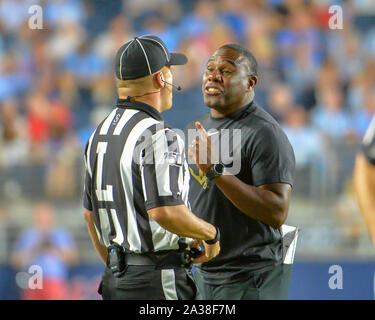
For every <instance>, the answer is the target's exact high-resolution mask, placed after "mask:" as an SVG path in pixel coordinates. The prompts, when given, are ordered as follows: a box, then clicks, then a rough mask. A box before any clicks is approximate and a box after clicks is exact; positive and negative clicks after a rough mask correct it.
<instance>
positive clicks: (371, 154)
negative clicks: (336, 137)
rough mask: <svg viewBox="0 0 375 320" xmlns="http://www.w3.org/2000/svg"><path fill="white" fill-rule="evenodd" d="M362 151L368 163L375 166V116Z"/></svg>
mask: <svg viewBox="0 0 375 320" xmlns="http://www.w3.org/2000/svg"><path fill="white" fill-rule="evenodd" d="M362 150H363V153H364V155H365V157H366V159H367V161H368V162H369V163H371V164H373V165H375V116H374V117H373V118H372V121H371V123H370V125H369V127H368V128H367V131H366V133H365V136H364V138H363V141H362Z"/></svg>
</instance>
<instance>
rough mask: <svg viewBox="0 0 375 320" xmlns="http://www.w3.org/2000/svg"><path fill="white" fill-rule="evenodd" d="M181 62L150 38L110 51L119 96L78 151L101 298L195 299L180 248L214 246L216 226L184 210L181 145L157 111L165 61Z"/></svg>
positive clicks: (167, 95)
mask: <svg viewBox="0 0 375 320" xmlns="http://www.w3.org/2000/svg"><path fill="white" fill-rule="evenodd" d="M186 62H187V58H186V57H185V56H184V55H183V54H179V53H169V52H168V50H167V48H166V47H165V45H164V43H163V42H162V41H161V39H159V38H158V37H155V36H142V37H135V38H134V39H132V40H130V41H128V42H127V43H125V44H124V45H123V46H122V47H121V48H120V49H119V50H118V52H117V55H116V77H117V86H118V95H119V99H118V101H117V105H116V106H115V108H114V109H113V110H112V112H111V113H110V114H109V115H108V116H107V117H106V118H105V119H104V120H103V121H102V122H101V123H100V124H99V126H98V127H97V128H96V130H95V132H94V133H93V134H92V136H91V137H90V139H89V141H88V143H87V146H86V151H85V164H86V178H85V179H86V180H85V192H84V207H85V211H84V218H85V221H86V224H87V227H88V231H89V234H90V237H91V240H92V242H93V245H94V247H95V249H96V250H97V252H98V254H99V256H100V257H101V259H102V260H103V262H104V263H105V264H106V266H107V268H106V270H105V272H104V275H103V279H102V282H101V286H100V288H99V292H100V293H101V294H102V296H103V298H104V299H195V298H196V296H197V290H196V286H195V284H194V281H193V279H192V276H191V273H190V269H189V268H190V262H191V261H192V256H191V252H192V251H191V250H190V251H189V245H190V248H191V247H195V246H197V245H198V243H199V242H200V241H202V240H203V244H204V247H205V251H203V253H202V254H200V255H199V253H198V256H197V257H196V258H195V260H194V261H193V262H202V261H208V260H209V259H212V258H213V257H215V256H216V255H217V254H218V252H219V250H220V247H219V241H218V239H219V235H220V232H219V230H218V229H217V228H215V227H214V226H213V225H212V224H210V223H207V222H205V221H204V220H202V219H200V218H198V217H196V216H195V215H194V214H193V213H192V212H191V211H190V210H189V203H188V199H187V198H188V191H189V170H188V166H187V162H186V159H185V151H184V141H183V140H182V138H180V137H179V136H178V135H177V134H176V133H175V132H174V131H172V130H171V129H169V128H166V127H164V125H163V118H162V116H161V114H160V112H162V111H165V110H168V109H170V108H171V106H172V73H171V70H170V66H171V65H183V64H185V63H186ZM194 239H195V240H194ZM189 254H190V255H189Z"/></svg>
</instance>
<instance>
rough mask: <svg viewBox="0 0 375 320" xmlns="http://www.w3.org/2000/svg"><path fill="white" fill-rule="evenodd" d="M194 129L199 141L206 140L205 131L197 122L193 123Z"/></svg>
mask: <svg viewBox="0 0 375 320" xmlns="http://www.w3.org/2000/svg"><path fill="white" fill-rule="evenodd" d="M195 127H196V128H197V130H198V132H199V135H200V137H201V139H202V140H207V137H208V134H207V131H206V129H205V128H203V126H202V125H201V123H200V122H199V121H196V122H195Z"/></svg>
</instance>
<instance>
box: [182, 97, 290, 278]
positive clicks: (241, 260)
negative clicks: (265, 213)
mask: <svg viewBox="0 0 375 320" xmlns="http://www.w3.org/2000/svg"><path fill="white" fill-rule="evenodd" d="M197 120H199V121H200V122H201V124H202V125H203V127H204V128H205V129H206V130H207V131H208V132H209V133H210V132H211V131H212V129H216V130H217V131H218V132H219V133H218V134H217V135H216V136H215V135H214V136H212V139H213V141H215V139H214V137H217V139H216V140H218V141H217V143H216V145H217V148H220V149H219V150H220V160H221V161H222V162H223V163H224V164H225V165H227V166H228V168H226V169H225V170H227V171H228V172H232V173H233V174H235V175H236V176H237V177H238V178H239V179H240V180H242V181H243V182H245V183H247V184H249V185H253V186H260V185H264V184H271V183H277V182H281V183H288V184H290V185H291V186H292V185H293V175H294V168H295V158H294V152H293V149H292V146H291V145H290V143H289V141H288V138H287V137H286V135H285V134H284V132H283V131H282V129H281V128H280V126H279V124H278V123H277V122H276V120H274V119H273V118H272V116H270V115H269V114H268V113H267V112H266V111H265V110H263V109H262V108H260V107H259V106H257V105H256V104H255V103H250V104H249V105H247V106H245V107H243V108H241V109H240V110H238V111H236V112H235V113H233V114H231V115H229V116H227V117H223V118H213V117H211V115H210V113H207V114H205V115H203V116H202V117H201V118H199V119H197ZM189 129H195V125H194V122H192V123H190V124H189V125H188V126H187V127H186V128H185V136H186V137H189V141H188V143H189V144H190V142H191V141H190V140H192V139H191V138H192V134H191V131H190V132H189V131H188V130H189ZM239 133H240V134H239ZM239 136H240V138H239ZM188 143H186V145H188ZM219 145H220V147H219ZM223 150H224V152H223ZM225 150H228V152H226V151H225ZM238 158H239V159H238ZM238 163H240V169H238V167H239V165H238ZM235 164H236V165H235ZM189 166H190V174H191V178H190V193H189V201H190V204H191V209H192V211H193V212H194V213H195V214H196V215H197V216H199V217H201V218H203V219H204V220H206V221H208V222H210V223H212V224H213V225H215V226H218V227H219V228H220V230H221V241H220V246H221V251H220V253H219V255H218V256H217V257H216V258H214V259H212V260H211V261H209V262H207V263H203V264H202V265H201V266H199V267H198V268H199V270H200V272H201V273H202V275H203V276H204V280H205V282H207V283H209V284H218V285H220V284H224V283H233V282H237V281H241V280H245V279H248V278H249V277H250V275H251V272H256V271H257V270H261V269H263V268H267V267H269V268H271V267H273V266H274V265H276V264H279V263H281V262H282V244H281V231H280V230H279V229H274V228H272V227H270V226H269V225H266V224H264V223H262V222H259V221H256V220H254V219H252V218H250V217H248V216H246V215H245V214H244V213H242V212H241V211H240V210H239V209H237V208H236V207H235V206H234V205H233V204H232V203H231V202H230V201H229V200H228V199H227V198H226V197H225V195H224V194H223V193H222V192H221V190H220V189H219V188H218V187H217V186H216V185H215V183H214V182H211V181H209V180H208V179H207V178H206V176H205V175H204V174H203V173H202V172H200V170H199V169H198V167H197V166H196V165H195V163H193V164H192V163H191V161H190V160H189Z"/></svg>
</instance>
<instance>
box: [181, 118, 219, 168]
mask: <svg viewBox="0 0 375 320" xmlns="http://www.w3.org/2000/svg"><path fill="white" fill-rule="evenodd" d="M195 127H196V128H197V130H198V133H199V138H196V139H195V140H193V142H192V143H191V144H190V146H189V150H188V156H189V157H190V158H193V159H194V160H195V163H196V164H197V166H198V168H199V169H200V170H201V171H202V172H203V173H204V174H206V173H207V172H208V171H210V170H211V168H212V166H213V163H215V162H217V161H215V160H216V159H218V154H217V152H216V149H215V148H214V145H213V144H212V142H211V137H210V136H209V135H208V134H207V131H206V130H205V129H204V128H203V126H202V125H201V123H200V122H199V121H196V122H195Z"/></svg>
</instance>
